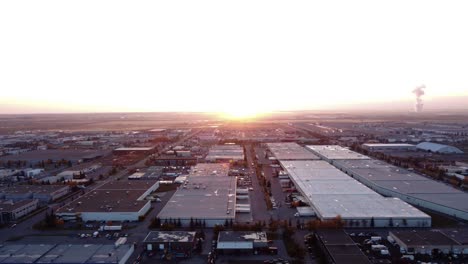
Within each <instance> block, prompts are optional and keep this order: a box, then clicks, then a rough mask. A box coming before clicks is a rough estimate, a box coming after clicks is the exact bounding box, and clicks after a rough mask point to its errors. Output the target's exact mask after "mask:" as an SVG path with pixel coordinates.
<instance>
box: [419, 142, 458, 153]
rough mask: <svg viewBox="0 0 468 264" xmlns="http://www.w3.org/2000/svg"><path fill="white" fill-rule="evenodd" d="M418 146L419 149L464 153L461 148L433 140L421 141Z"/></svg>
mask: <svg viewBox="0 0 468 264" xmlns="http://www.w3.org/2000/svg"><path fill="white" fill-rule="evenodd" d="M416 148H418V149H419V150H424V151H430V152H434V153H441V154H463V151H461V150H460V149H459V148H456V147H452V146H449V145H443V144H437V143H432V142H423V143H419V144H418V145H416Z"/></svg>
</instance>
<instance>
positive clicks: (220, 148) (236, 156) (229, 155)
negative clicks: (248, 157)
mask: <svg viewBox="0 0 468 264" xmlns="http://www.w3.org/2000/svg"><path fill="white" fill-rule="evenodd" d="M205 159H206V160H243V159H244V148H243V147H241V146H239V145H216V146H213V147H211V148H210V150H209V152H208V155H207V156H206V158H205Z"/></svg>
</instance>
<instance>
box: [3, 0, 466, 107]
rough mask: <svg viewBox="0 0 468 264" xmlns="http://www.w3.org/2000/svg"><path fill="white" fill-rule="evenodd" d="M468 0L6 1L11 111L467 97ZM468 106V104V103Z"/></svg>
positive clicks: (6, 83)
mask: <svg viewBox="0 0 468 264" xmlns="http://www.w3.org/2000/svg"><path fill="white" fill-rule="evenodd" d="M467 10H468V2H467V1H427V0H424V1H408V0H405V1H394V0H393V1H375V0H372V1H356V0H353V1H349V0H348V1H255V0H248V1H229V2H226V1H219V0H218V1H193V0H191V1H96V0H92V1H83V0H79V1H63V0H60V1H16V0H14V1H1V2H0V112H3V113H6V112H9V113H13V112H21V113H25V112H64V111H65V112H77V111H91V112H99V111H173V110H181V111H227V112H237V111H239V109H242V110H241V112H255V111H267V110H291V109H320V108H332V107H337V106H338V107H339V106H342V105H343V104H348V103H351V104H361V103H363V102H369V101H372V102H388V101H398V100H413V95H412V93H411V90H412V89H413V88H414V87H415V86H417V85H420V84H425V85H426V86H427V89H426V99H428V100H429V101H430V100H431V98H436V97H438V96H462V95H464V96H466V95H468V74H467V73H468V71H467V70H468V34H467V32H468V15H467ZM467 105H468V102H467Z"/></svg>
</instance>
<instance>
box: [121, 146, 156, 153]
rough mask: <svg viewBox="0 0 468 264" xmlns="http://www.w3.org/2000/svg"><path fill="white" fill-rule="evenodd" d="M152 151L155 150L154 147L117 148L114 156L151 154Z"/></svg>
mask: <svg viewBox="0 0 468 264" xmlns="http://www.w3.org/2000/svg"><path fill="white" fill-rule="evenodd" d="M152 150H154V147H132V148H116V149H114V154H116V155H126V154H130V153H138V154H149V153H150V152H151V151H152Z"/></svg>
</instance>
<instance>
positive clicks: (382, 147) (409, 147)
mask: <svg viewBox="0 0 468 264" xmlns="http://www.w3.org/2000/svg"><path fill="white" fill-rule="evenodd" d="M362 148H363V149H366V150H368V151H372V152H374V151H415V150H416V145H413V144H404V143H401V144H398V143H394V144H380V143H375V144H372V143H366V144H362Z"/></svg>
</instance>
